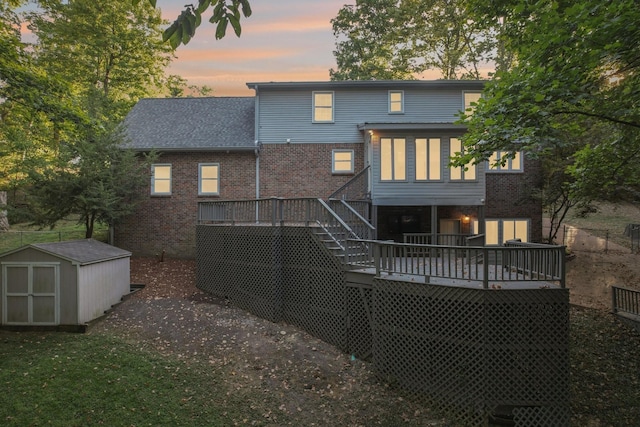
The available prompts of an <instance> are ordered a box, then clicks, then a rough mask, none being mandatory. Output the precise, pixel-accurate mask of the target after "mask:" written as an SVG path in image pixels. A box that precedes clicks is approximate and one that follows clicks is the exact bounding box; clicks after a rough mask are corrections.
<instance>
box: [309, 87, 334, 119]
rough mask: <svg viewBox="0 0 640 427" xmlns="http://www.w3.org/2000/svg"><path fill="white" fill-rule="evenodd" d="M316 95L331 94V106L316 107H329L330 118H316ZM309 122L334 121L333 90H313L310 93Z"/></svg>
mask: <svg viewBox="0 0 640 427" xmlns="http://www.w3.org/2000/svg"><path fill="white" fill-rule="evenodd" d="M316 95H331V107H318V108H331V120H316ZM311 98H312V100H311V102H312V104H313V105H312V108H311V122H312V123H334V121H335V114H336V96H335V93H334V92H333V91H313V93H312V95H311Z"/></svg>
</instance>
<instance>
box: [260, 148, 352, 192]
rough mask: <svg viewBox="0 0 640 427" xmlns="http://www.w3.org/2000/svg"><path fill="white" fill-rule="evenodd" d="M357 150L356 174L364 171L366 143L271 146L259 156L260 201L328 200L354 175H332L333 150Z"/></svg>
mask: <svg viewBox="0 0 640 427" xmlns="http://www.w3.org/2000/svg"><path fill="white" fill-rule="evenodd" d="M334 149H348V150H353V151H354V154H353V155H354V174H355V173H358V172H360V171H361V170H362V169H363V168H364V146H363V144H268V145H265V146H264V147H263V149H262V152H261V153H260V198H268V197H318V198H324V199H326V198H327V197H328V196H329V195H330V194H331V193H333V192H334V191H336V190H337V189H339V188H340V187H341V186H342V185H344V184H345V183H346V182H347V181H349V180H350V179H351V178H352V177H353V174H349V175H333V174H332V172H331V169H332V168H331V162H332V156H331V153H332V150H334Z"/></svg>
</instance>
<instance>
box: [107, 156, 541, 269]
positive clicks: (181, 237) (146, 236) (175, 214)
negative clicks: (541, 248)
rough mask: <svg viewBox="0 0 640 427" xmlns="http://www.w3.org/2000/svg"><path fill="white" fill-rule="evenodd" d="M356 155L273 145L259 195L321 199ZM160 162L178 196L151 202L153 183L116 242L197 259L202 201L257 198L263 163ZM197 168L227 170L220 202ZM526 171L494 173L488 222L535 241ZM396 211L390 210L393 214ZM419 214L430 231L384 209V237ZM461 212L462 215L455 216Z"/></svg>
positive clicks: (531, 176)
mask: <svg viewBox="0 0 640 427" xmlns="http://www.w3.org/2000/svg"><path fill="white" fill-rule="evenodd" d="M333 149H352V150H354V164H355V167H354V171H355V173H357V172H359V171H361V170H362V169H363V167H364V153H363V150H364V148H363V145H362V144H270V145H265V146H263V148H262V151H261V153H260V197H261V198H269V197H285V198H291V197H320V198H327V197H328V196H329V194H331V193H332V192H334V191H335V190H337V189H338V188H340V187H341V186H342V185H343V184H345V183H346V182H347V181H349V180H350V179H351V178H352V177H353V175H352V174H349V175H334V174H332V171H331V169H332V168H331V166H332V155H331V154H332V150H333ZM156 163H169V164H171V165H172V195H171V196H151V195H150V191H151V190H150V185H149V186H147V187H146V188H145V198H144V200H143V202H142V203H141V204H140V206H139V207H138V210H137V212H136V213H135V214H134V215H131V216H130V217H128V218H127V219H126V220H124V221H122V222H121V223H119V224H117V225H116V227H115V228H114V237H115V242H114V244H115V245H116V246H118V247H121V248H123V249H126V250H129V251H131V252H132V253H133V254H134V256H159V255H160V254H161V253H162V252H163V251H164V252H165V255H166V256H169V257H180V258H194V257H195V229H196V222H197V203H198V201H205V200H243V199H255V196H256V189H255V168H256V160H255V155H254V153H253V152H242V153H237V152H236V153H223V152H187V153H184V152H183V153H165V154H163V155H162V156H161V157H160V158H159V159H158V160H157V161H156ZM198 163H219V164H220V196H218V197H212V196H198ZM524 167H525V172H526V173H493V172H492V173H488V174H487V176H486V181H487V192H486V194H487V198H486V202H485V217H486V218H530V219H531V228H530V236H531V241H534V242H536V241H540V240H541V237H542V207H541V205H540V202H539V201H538V200H536V199H535V198H533V197H532V190H534V189H536V188H539V186H540V180H541V167H540V164H539V162H536V161H532V160H529V159H525V163H524ZM444 208H445V207H440V209H439V212H438V216H439V217H440V218H459V217H460V216H461V215H462V214H463V213H464V214H469V215H471V216H473V217H477V211H476V208H475V207H473V208H472V207H466V208H465V207H455V208H454V207H449V210H452V211H451V212H449V211H446V212H445V211H443V209H444ZM389 209H390V208H389ZM400 211H402V212H405V213H411V214H418V216H419V217H420V227H421V229H424V230H422V231H426V229H428V228H429V227H430V219H429V217H430V210H429V209H425V208H424V207H414V208H409V207H403V208H399V210H398V209H396V210H394V209H391V210H390V211H389V212H386V211H384V210H383V212H384V213H383V212H380V213H381V214H382V215H381V216H380V217H379V218H378V226H379V227H380V226H381V227H380V229H379V237H380V238H400V237H401V236H391V234H393V233H392V232H391V230H386V226H387V225H388V224H387V222H388V220H387V216H388V215H391V214H399V212H400ZM454 211H455V212H454ZM380 233H381V234H380Z"/></svg>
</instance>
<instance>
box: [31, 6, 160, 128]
mask: <svg viewBox="0 0 640 427" xmlns="http://www.w3.org/2000/svg"><path fill="white" fill-rule="evenodd" d="M39 5H40V9H38V10H37V11H35V12H33V13H31V14H29V16H28V18H29V21H30V24H29V28H30V29H31V30H32V31H33V33H34V35H35V36H37V38H38V41H37V43H36V45H35V46H34V49H35V53H36V55H35V56H36V60H37V63H38V64H40V66H41V67H42V68H44V69H45V70H46V72H47V74H48V75H51V76H60V78H61V79H63V80H65V81H67V82H70V83H71V84H72V87H73V88H72V93H73V94H74V95H76V96H77V97H78V98H79V99H83V100H84V101H85V102H86V101H95V100H96V99H98V98H97V97H96V96H95V95H94V94H93V92H100V93H101V94H102V97H103V99H104V101H103V102H102V104H101V106H102V111H96V110H95V109H92V108H91V107H92V105H88V106H87V107H86V109H87V110H88V111H89V113H90V115H91V116H92V117H93V118H94V119H98V120H110V121H117V120H120V119H122V118H124V116H125V115H126V113H127V112H128V111H129V109H130V108H131V107H132V106H133V105H134V104H135V103H136V102H137V100H138V99H140V98H141V97H144V96H148V95H149V94H150V93H153V91H154V90H157V89H158V88H159V87H160V86H161V84H162V82H163V79H164V70H165V68H166V66H167V65H168V63H169V62H170V60H171V53H170V48H169V46H167V45H165V44H164V43H162V42H161V41H160V37H161V33H162V25H163V24H164V21H163V20H162V19H161V17H160V13H159V11H157V10H155V9H153V8H152V7H151V6H150V5H149V4H147V3H146V2H143V3H141V4H139V5H136V6H134V5H132V4H131V3H129V2H121V1H117V0H108V1H100V2H95V1H92V0H76V1H73V2H60V1H57V0H40V1H39ZM98 114H100V115H101V117H99V116H98Z"/></svg>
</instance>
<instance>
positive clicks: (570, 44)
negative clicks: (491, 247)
mask: <svg viewBox="0 0 640 427" xmlns="http://www.w3.org/2000/svg"><path fill="white" fill-rule="evenodd" d="M469 5H470V6H469V10H471V11H473V13H474V14H475V19H476V21H478V22H489V21H492V20H495V19H496V18H497V17H498V16H500V17H502V25H503V28H502V29H501V33H500V34H501V37H502V38H501V42H502V43H503V45H504V46H505V47H506V49H508V50H510V51H511V52H512V53H513V54H514V57H515V65H514V66H513V68H511V69H510V70H506V71H505V70H503V71H501V72H499V73H498V74H497V76H496V78H495V79H494V80H493V81H491V82H490V83H489V84H488V85H487V87H486V90H485V97H484V98H483V99H482V100H480V102H479V103H478V105H477V107H476V109H475V111H474V112H473V114H471V113H469V112H467V115H466V116H464V117H463V119H464V120H465V123H466V124H467V125H468V127H469V132H468V133H467V134H466V135H465V138H464V140H465V144H466V146H467V154H466V156H461V157H459V158H457V159H455V161H454V164H458V165H459V164H465V163H467V162H468V161H476V162H478V161H482V160H484V159H487V158H488V157H489V156H490V155H491V153H492V152H494V151H496V150H502V151H520V150H522V151H526V152H527V153H529V155H531V156H536V157H539V158H542V157H549V156H557V155H558V153H559V152H562V153H563V155H565V156H567V158H571V159H575V162H576V163H575V165H573V166H571V165H567V167H568V168H569V169H567V172H568V173H569V174H570V175H571V176H572V182H571V193H572V197H574V198H579V200H581V201H583V202H585V201H586V202H588V201H589V200H593V199H598V198H602V197H609V198H610V197H614V198H615V197H619V196H620V195H621V194H622V193H623V192H625V191H626V192H628V193H627V194H633V195H634V196H635V195H636V194H637V193H638V189H640V187H638V182H639V181H640V179H639V178H640V169H638V168H633V167H630V165H633V164H637V162H638V160H640V157H639V156H640V150H639V148H640V89H639V88H640V73H639V72H638V71H639V67H640V61H638V45H637V43H638V40H640V27H639V26H638V25H637V23H638V22H640V8H638V5H637V2H636V1H634V0H620V1H616V2H601V1H597V0H587V1H583V2H579V3H576V2H569V1H555V2H548V1H542V0H540V1H534V2H530V1H525V0H506V1H505V0H496V1H489V2H487V1H476V0H470V1H469ZM568 149H569V151H570V152H567V150H568ZM574 156H575V157H574ZM597 181H600V185H597ZM603 184H604V185H603ZM603 190H605V191H603ZM621 190H622V191H621Z"/></svg>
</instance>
